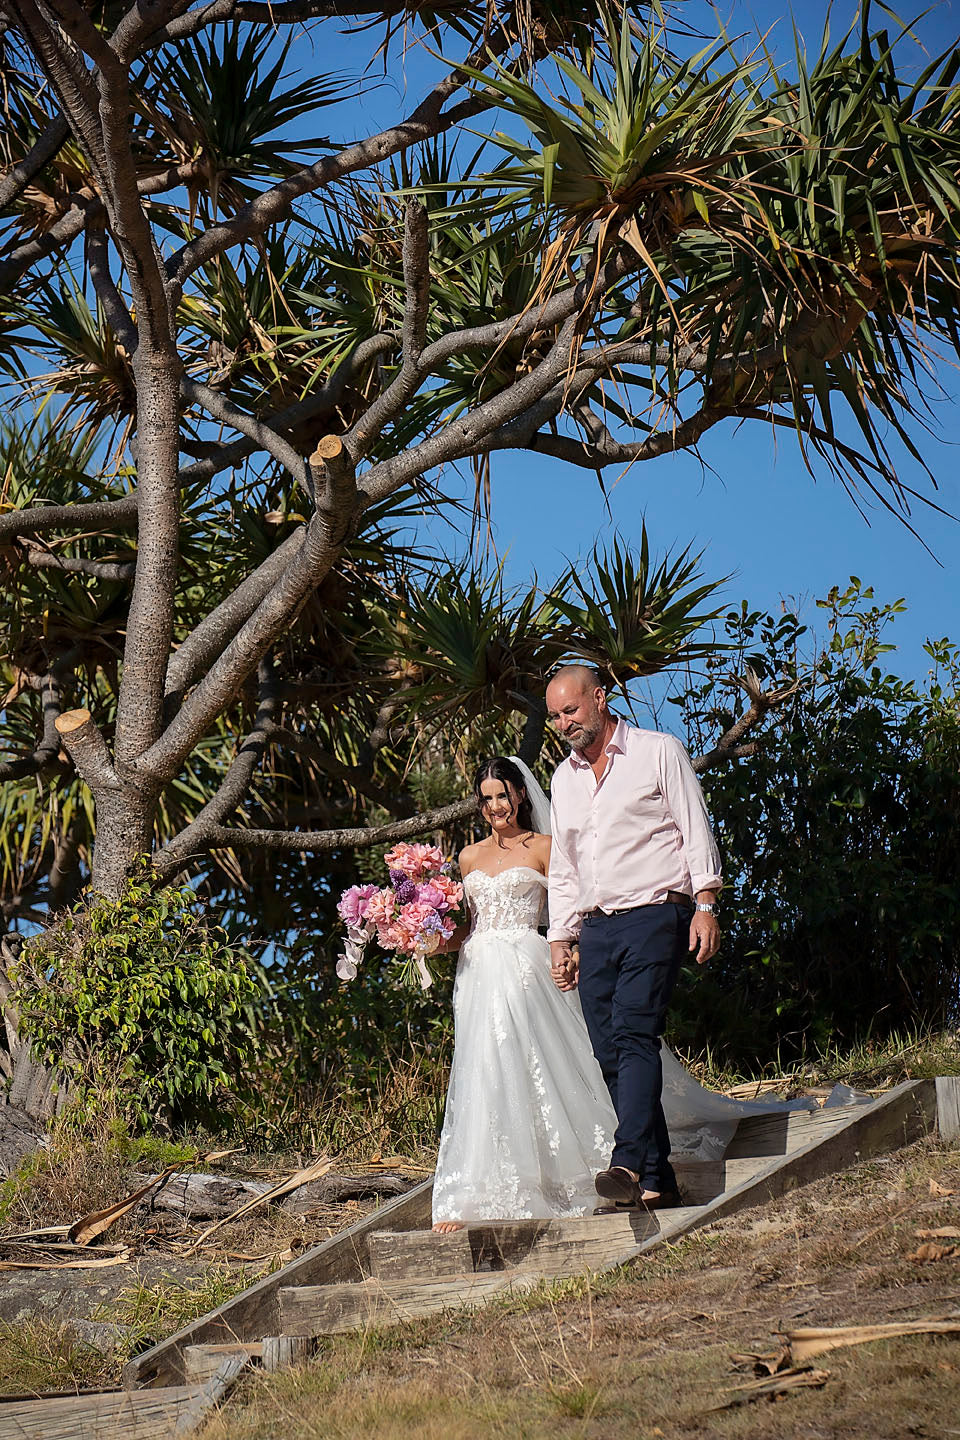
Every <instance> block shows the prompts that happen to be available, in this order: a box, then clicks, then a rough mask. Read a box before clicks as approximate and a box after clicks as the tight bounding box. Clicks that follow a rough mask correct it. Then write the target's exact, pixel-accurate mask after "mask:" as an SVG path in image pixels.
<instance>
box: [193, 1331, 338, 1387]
mask: <svg viewBox="0 0 960 1440" xmlns="http://www.w3.org/2000/svg"><path fill="white" fill-rule="evenodd" d="M315 1348H316V1347H315V1346H314V1343H313V1341H312V1340H311V1339H308V1338H307V1337H306V1336H304V1335H265V1336H264V1337H263V1339H262V1340H258V1341H256V1342H255V1343H252V1344H249V1345H185V1346H184V1347H183V1368H184V1370H185V1372H186V1375H187V1379H188V1381H191V1382H192V1383H194V1384H197V1385H202V1384H203V1383H204V1381H206V1380H209V1379H210V1377H211V1376H212V1375H214V1374H216V1372H217V1370H218V1369H219V1368H220V1364H221V1362H222V1361H223V1360H224V1359H225V1358H226V1356H228V1355H237V1356H239V1357H240V1358H241V1359H242V1360H243V1361H244V1362H245V1363H247V1364H250V1365H258V1366H259V1367H260V1368H261V1369H263V1370H265V1371H266V1372H267V1374H268V1375H272V1374H274V1373H275V1372H276V1371H277V1370H286V1369H288V1367H289V1366H291V1365H302V1364H303V1363H304V1362H305V1361H306V1360H309V1358H310V1356H311V1355H312V1354H313V1352H314V1349H315Z"/></svg>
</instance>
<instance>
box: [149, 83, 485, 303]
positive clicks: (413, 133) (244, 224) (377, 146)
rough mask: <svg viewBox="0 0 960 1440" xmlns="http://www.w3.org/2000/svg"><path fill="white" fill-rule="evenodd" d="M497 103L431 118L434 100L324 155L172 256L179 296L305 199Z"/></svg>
mask: <svg viewBox="0 0 960 1440" xmlns="http://www.w3.org/2000/svg"><path fill="white" fill-rule="evenodd" d="M441 89H442V91H443V94H444V97H445V96H446V94H447V93H448V92H447V86H446V84H445V83H443V82H442V84H441V86H437V87H435V89H434V91H433V92H431V94H435V93H438V92H439V91H440V90H441ZM496 98H497V97H496V96H495V95H494V94H493V93H492V92H491V94H490V95H489V96H487V95H485V94H476V95H471V96H470V97H469V98H468V99H466V100H462V101H461V102H460V104H459V105H455V106H454V107H453V109H452V110H448V111H447V112H446V114H445V115H433V114H432V113H430V105H429V100H430V97H428V99H427V101H424V103H423V105H422V106H420V107H419V108H418V111H414V113H413V114H412V115H411V116H410V117H409V118H408V119H406V120H402V121H401V122H400V123H399V124H398V125H395V126H393V127H392V128H391V129H389V130H381V131H380V132H379V134H377V135H372V136H370V137H369V139H366V140H361V141H358V142H357V143H356V144H354V145H350V146H348V147H347V148H346V149H345V150H341V151H340V152H339V154H337V155H327V156H324V158H323V159H322V160H318V161H317V162H316V164H315V165H309V166H305V167H304V168H303V169H301V170H298V171H296V173H295V174H293V175H290V176H288V177H287V178H286V179H284V180H282V181H280V183H279V184H278V185H274V186H272V187H271V188H270V189H269V190H264V191H263V192H262V193H261V194H260V195H258V196H257V197H256V198H255V199H254V200H251V201H250V202H249V204H247V205H245V206H244V207H243V209H242V210H240V211H238V213H237V214H236V216H234V218H233V219H232V220H226V221H223V222H222V223H221V224H220V225H214V226H212V227H211V228H210V229H209V230H206V231H205V232H204V233H203V235H200V236H198V237H197V239H196V240H191V241H190V242H189V243H188V244H187V245H184V246H183V247H182V248H181V249H180V250H178V251H176V252H175V253H174V254H173V255H171V257H170V259H169V260H168V261H167V273H168V275H169V276H170V277H171V279H172V280H173V282H174V284H175V285H176V287H177V290H178V293H179V291H181V290H182V288H183V286H184V285H185V283H186V281H187V280H188V279H189V277H190V276H191V275H192V274H193V272H194V271H195V270H197V269H199V268H200V266H201V265H205V264H206V263H207V262H208V261H210V260H213V259H214V258H215V257H216V256H217V255H220V254H222V253H223V251H224V250H227V249H229V248H230V247H231V246H233V245H239V244H240V243H241V241H243V240H250V239H252V238H253V237H254V236H255V235H262V234H263V232H264V231H265V230H267V229H269V227H270V226H271V225H273V224H275V223H276V222H277V221H278V220H282V219H283V218H284V216H286V215H287V214H288V213H289V212H290V210H291V208H292V206H293V204H294V202H295V201H296V200H299V199H300V197H301V196H303V195H310V194H313V193H314V192H315V191H317V190H320V189H322V188H323V187H325V186H328V185H332V184H333V183H334V182H335V181H337V180H343V179H344V178H345V177H346V176H347V175H352V174H353V173H354V172H355V171H357V170H365V169H367V168H368V167H369V166H371V165H377V164H380V163H381V162H382V161H384V160H387V159H389V157H390V156H391V155H396V154H397V152H398V151H400V150H407V149H409V148H410V147H411V146H412V145H417V144H420V143H421V142H422V141H424V140H432V139H434V138H435V137H437V136H439V135H443V134H445V132H446V131H447V130H449V129H451V128H452V127H453V126H455V125H459V124H460V123H461V122H462V121H464V120H469V119H471V118H472V117H473V116H474V115H478V114H480V112H481V111H483V110H486V109H487V108H488V107H489V106H490V105H492V104H494V103H495V100H496ZM420 112H422V113H423V116H424V118H422V119H418V118H417V117H418V114H419V113H420Z"/></svg>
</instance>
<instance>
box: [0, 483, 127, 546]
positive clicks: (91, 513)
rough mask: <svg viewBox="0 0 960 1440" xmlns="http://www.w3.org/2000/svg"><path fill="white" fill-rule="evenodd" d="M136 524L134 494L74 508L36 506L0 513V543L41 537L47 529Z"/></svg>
mask: <svg viewBox="0 0 960 1440" xmlns="http://www.w3.org/2000/svg"><path fill="white" fill-rule="evenodd" d="M136 523H137V497H136V495H124V496H122V497H121V498H120V499H118V500H84V501H80V502H79V503H78V504H76V505H37V506H35V507H34V506H31V507H28V508H26V509H24V510H7V511H4V512H0V543H2V542H3V541H4V540H6V539H12V538H13V537H14V536H16V535H43V534H45V533H46V532H47V531H48V530H62V529H69V530H86V529H89V528H90V527H91V526H101V527H103V529H106V530H109V529H111V528H112V527H114V526H116V527H117V528H118V529H122V530H130V529H133V528H134V527H135V526H136Z"/></svg>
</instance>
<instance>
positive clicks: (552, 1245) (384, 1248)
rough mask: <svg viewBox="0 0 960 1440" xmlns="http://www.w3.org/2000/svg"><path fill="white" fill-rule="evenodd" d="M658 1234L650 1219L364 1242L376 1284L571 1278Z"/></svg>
mask: <svg viewBox="0 0 960 1440" xmlns="http://www.w3.org/2000/svg"><path fill="white" fill-rule="evenodd" d="M657 1232H658V1224H657V1220H656V1217H655V1214H653V1213H647V1212H646V1211H642V1210H640V1211H637V1210H631V1211H627V1212H625V1213H623V1214H620V1215H595V1216H584V1217H582V1218H576V1219H571V1220H500V1221H483V1222H478V1223H475V1224H470V1225H467V1226H466V1227H465V1228H464V1229H463V1230H454V1231H453V1232H452V1233H451V1234H449V1235H442V1234H434V1232H433V1231H432V1230H405V1231H400V1232H391V1231H388V1230H381V1231H379V1232H378V1233H377V1234H375V1235H371V1236H370V1238H369V1242H368V1243H369V1255H370V1270H371V1274H372V1275H373V1276H375V1277H376V1278H378V1279H381V1280H397V1279H400V1278H401V1277H404V1276H410V1275H420V1276H422V1277H423V1278H424V1279H429V1278H431V1277H433V1276H437V1275H458V1274H469V1273H471V1272H484V1271H504V1270H510V1269H512V1270H514V1271H516V1270H533V1269H536V1270H538V1271H539V1272H540V1273H541V1274H543V1275H550V1276H557V1275H567V1274H576V1273H578V1272H580V1271H582V1270H586V1269H592V1268H594V1267H596V1266H597V1265H605V1264H607V1263H609V1262H610V1261H611V1260H612V1258H613V1257H614V1256H616V1255H619V1254H621V1253H622V1252H624V1251H625V1250H629V1249H631V1248H632V1247H634V1246H635V1245H638V1244H639V1243H640V1242H641V1240H645V1239H647V1237H648V1236H651V1235H655V1234H657Z"/></svg>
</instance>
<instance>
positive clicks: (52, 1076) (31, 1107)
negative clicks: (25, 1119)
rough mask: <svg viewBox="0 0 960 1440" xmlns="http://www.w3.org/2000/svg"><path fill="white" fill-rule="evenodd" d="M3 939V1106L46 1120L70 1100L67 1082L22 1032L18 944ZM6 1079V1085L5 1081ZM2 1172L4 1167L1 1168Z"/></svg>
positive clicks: (0, 953)
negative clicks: (16, 982)
mask: <svg viewBox="0 0 960 1440" xmlns="http://www.w3.org/2000/svg"><path fill="white" fill-rule="evenodd" d="M15 943H16V942H13V943H11V941H8V940H6V939H4V940H0V1017H2V1022H3V1024H2V1028H0V1105H9V1106H10V1107H11V1108H12V1109H13V1110H16V1111H17V1112H19V1113H21V1114H23V1115H27V1116H29V1117H30V1119H31V1120H38V1121H41V1122H43V1123H45V1122H46V1121H48V1120H52V1119H53V1117H54V1116H55V1115H59V1113H60V1111H61V1110H62V1109H63V1107H64V1106H65V1105H66V1104H67V1102H68V1101H69V1099H70V1092H69V1090H68V1089H67V1087H66V1085H64V1084H61V1083H59V1081H58V1077H57V1075H56V1073H55V1072H54V1071H53V1070H50V1069H48V1068H47V1066H45V1065H41V1064H40V1063H39V1062H38V1061H36V1060H34V1058H33V1054H32V1053H31V1048H30V1042H29V1040H25V1039H24V1038H23V1036H22V1035H21V1034H20V1017H19V1015H18V1014H17V1010H16V1006H15V1005H14V1004H13V1003H12V1001H11V999H10V991H11V988H12V987H11V983H10V970H11V969H12V967H13V966H14V965H15V964H16V954H15V951H14V944H15ZM4 1081H5V1082H6V1084H5V1086H4V1085H3V1083H2V1082H4ZM0 1173H2V1169H0Z"/></svg>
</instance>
